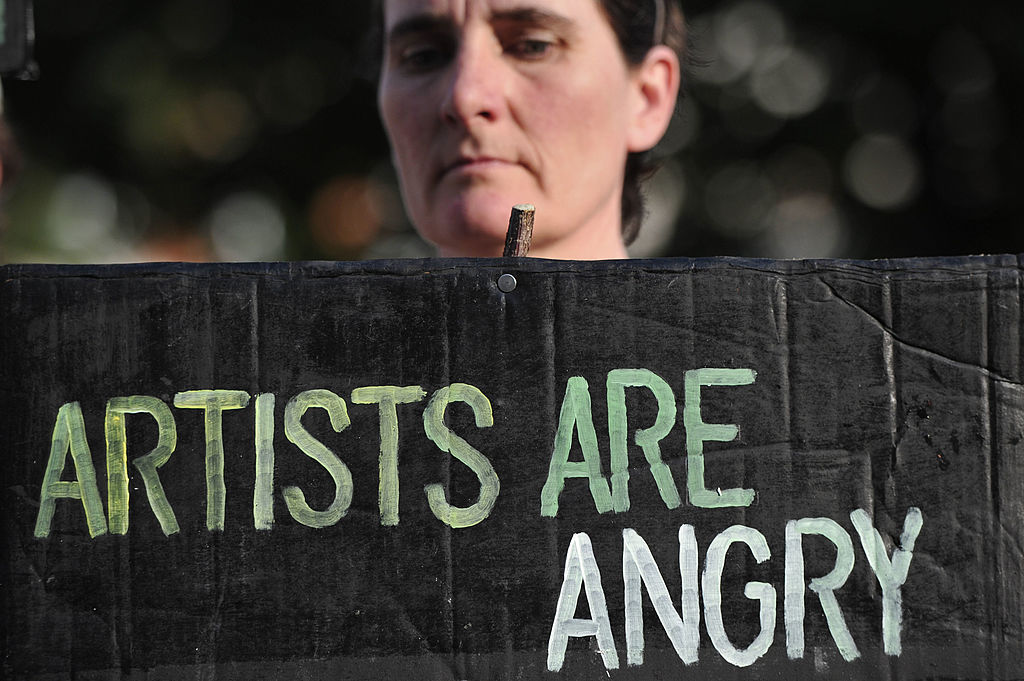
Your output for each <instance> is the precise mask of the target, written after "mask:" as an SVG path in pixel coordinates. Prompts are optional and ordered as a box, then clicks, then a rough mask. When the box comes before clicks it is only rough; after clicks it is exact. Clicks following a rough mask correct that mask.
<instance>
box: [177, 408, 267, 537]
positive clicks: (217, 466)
mask: <svg viewBox="0 0 1024 681" xmlns="http://www.w3.org/2000/svg"><path fill="white" fill-rule="evenodd" d="M248 404H249V394H248V393H246V392H242V391H241V390H189V391H188V392H182V393H178V394H177V395H175V396H174V406H175V407H178V408H179V409H202V410H203V411H204V412H205V419H204V421H205V425H206V528H207V529H208V530H211V531H213V530H220V531H223V530H224V502H225V499H226V497H227V490H226V489H225V486H224V429H223V427H222V423H221V415H222V413H223V412H224V410H225V409H242V408H244V407H245V406H246V405H248Z"/></svg>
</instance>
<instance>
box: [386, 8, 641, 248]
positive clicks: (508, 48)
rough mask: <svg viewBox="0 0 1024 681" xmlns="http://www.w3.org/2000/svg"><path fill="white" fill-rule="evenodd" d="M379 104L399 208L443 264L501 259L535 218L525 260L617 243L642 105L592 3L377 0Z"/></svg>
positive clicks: (612, 37)
mask: <svg viewBox="0 0 1024 681" xmlns="http://www.w3.org/2000/svg"><path fill="white" fill-rule="evenodd" d="M384 34H385V43H384V60H383V67H382V71H381V81H380V92H379V100H380V101H379V103H380V110H381V115H382V117H383V120H384V125H385V127H386V129H387V132H388V136H389V137H390V139H391V144H392V149H393V153H394V158H395V162H396V164H397V166H398V172H399V176H400V180H401V185H402V193H403V196H404V198H405V202H406V208H407V209H408V211H409V213H410V216H411V218H412V220H413V222H414V223H415V225H416V227H417V228H418V229H419V231H420V232H421V234H423V236H424V237H425V238H427V239H429V240H430V241H432V242H434V243H435V244H437V245H438V246H439V248H440V250H441V253H442V254H445V255H501V249H502V245H503V243H504V238H505V232H506V229H507V227H508V218H509V212H510V210H511V207H512V206H513V205H515V204H517V203H532V204H534V205H535V206H536V208H537V212H536V226H535V228H534V236H533V247H532V249H531V254H536V255H549V256H551V257H559V256H560V255H561V256H562V257H576V258H583V257H587V253H588V252H589V250H590V249H591V248H592V247H594V246H595V245H598V246H600V245H601V244H603V242H604V241H607V240H610V239H611V240H615V241H616V242H617V244H618V247H619V248H620V249H621V236H620V213H621V207H620V201H621V191H622V181H623V170H624V166H625V160H626V155H627V153H628V152H629V151H632V150H635V149H634V148H635V147H636V146H637V144H636V143H635V142H634V139H633V137H635V135H632V134H631V114H634V113H635V111H636V109H637V107H639V106H641V102H640V101H639V99H640V97H639V95H638V92H637V85H636V83H635V82H634V80H635V79H634V76H633V72H632V70H631V69H630V68H629V66H628V65H627V64H626V62H625V59H624V57H623V56H622V52H621V51H620V49H619V45H618V42H617V40H616V38H615V34H614V33H613V31H612V28H611V26H610V25H609V23H608V20H607V19H606V17H605V15H604V13H603V11H602V10H601V9H600V6H599V3H598V0H385V3H384Z"/></svg>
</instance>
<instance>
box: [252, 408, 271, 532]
mask: <svg viewBox="0 0 1024 681" xmlns="http://www.w3.org/2000/svg"><path fill="white" fill-rule="evenodd" d="M276 403H277V398H276V397H274V393H265V394H263V395H257V396H256V484H255V485H254V486H253V491H252V524H253V527H255V528H256V529H257V530H269V529H271V528H272V527H273V526H274V405H275V404H276Z"/></svg>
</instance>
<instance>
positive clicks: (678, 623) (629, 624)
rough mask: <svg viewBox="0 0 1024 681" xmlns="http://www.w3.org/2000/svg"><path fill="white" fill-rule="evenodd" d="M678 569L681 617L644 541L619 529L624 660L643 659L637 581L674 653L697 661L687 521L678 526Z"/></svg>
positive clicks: (693, 550)
mask: <svg viewBox="0 0 1024 681" xmlns="http://www.w3.org/2000/svg"><path fill="white" fill-rule="evenodd" d="M679 571H680V575H681V576H682V582H683V599H682V617H680V615H679V613H678V612H676V609H675V608H674V607H672V597H671V596H669V593H668V589H667V588H666V587H665V580H664V579H662V576H661V571H660V570H659V569H658V565H657V563H655V562H654V556H653V555H652V554H651V549H650V548H649V547H648V546H647V542H645V541H644V540H643V537H641V536H640V535H639V534H637V533H636V531H635V530H633V529H630V528H626V529H624V530H623V531H622V579H623V581H624V582H625V601H626V651H627V652H626V663H627V664H629V665H639V664H643V662H644V614H643V602H642V601H643V594H642V593H641V589H640V586H641V582H642V583H643V584H644V585H646V586H647V593H648V594H649V595H650V597H651V602H652V603H653V604H654V610H655V612H657V613H658V619H659V620H661V626H662V627H664V628H665V633H666V634H668V638H669V640H670V641H672V647H673V648H675V651H676V655H678V656H679V659H680V660H682V661H683V662H685V663H686V664H693V663H694V662H696V661H697V647H698V645H699V643H700V640H699V636H700V634H699V629H698V625H699V623H700V605H699V603H698V600H697V539H696V538H695V537H694V534H693V527H692V526H691V525H683V526H682V527H680V528H679Z"/></svg>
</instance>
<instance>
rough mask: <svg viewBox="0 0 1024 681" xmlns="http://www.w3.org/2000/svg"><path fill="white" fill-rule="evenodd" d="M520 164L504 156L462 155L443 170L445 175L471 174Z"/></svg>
mask: <svg viewBox="0 0 1024 681" xmlns="http://www.w3.org/2000/svg"><path fill="white" fill-rule="evenodd" d="M517 166H519V164H518V163H515V162H513V161H508V160H505V159H502V158H497V157H494V156H473V157H462V158H459V159H457V160H456V161H454V162H453V163H451V164H449V165H447V166H446V167H445V168H444V170H443V172H442V173H441V174H442V176H444V175H470V174H475V173H483V172H487V171H490V170H498V169H501V168H511V167H517Z"/></svg>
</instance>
